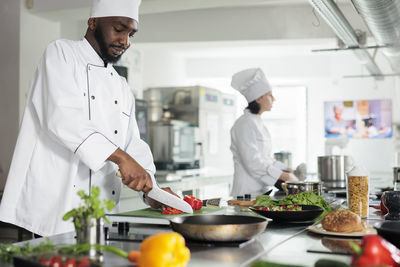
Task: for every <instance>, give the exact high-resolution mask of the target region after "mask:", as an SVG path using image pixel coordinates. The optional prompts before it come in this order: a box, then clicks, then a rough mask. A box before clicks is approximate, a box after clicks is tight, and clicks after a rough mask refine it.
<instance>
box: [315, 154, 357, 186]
mask: <svg viewBox="0 0 400 267" xmlns="http://www.w3.org/2000/svg"><path fill="white" fill-rule="evenodd" d="M352 166H353V158H352V157H350V156H344V155H330V156H320V157H318V178H319V179H320V180H321V181H322V182H324V186H325V187H327V188H346V172H347V171H349V170H350V169H351V168H352Z"/></svg>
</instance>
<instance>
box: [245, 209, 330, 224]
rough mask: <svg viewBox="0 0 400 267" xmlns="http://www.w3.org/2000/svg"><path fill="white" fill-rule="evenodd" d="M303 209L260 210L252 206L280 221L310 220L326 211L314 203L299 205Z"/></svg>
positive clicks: (266, 215) (254, 210)
mask: <svg viewBox="0 0 400 267" xmlns="http://www.w3.org/2000/svg"><path fill="white" fill-rule="evenodd" d="M297 206H299V207H301V208H302V210H294V211H272V210H258V209H257V208H256V207H250V208H249V209H250V210H252V211H253V212H255V213H257V214H260V215H261V216H264V217H267V218H270V219H272V220H274V221H279V222H310V221H312V220H314V219H315V218H317V217H318V216H319V215H321V213H322V212H323V211H324V209H323V208H321V207H319V206H313V205H297Z"/></svg>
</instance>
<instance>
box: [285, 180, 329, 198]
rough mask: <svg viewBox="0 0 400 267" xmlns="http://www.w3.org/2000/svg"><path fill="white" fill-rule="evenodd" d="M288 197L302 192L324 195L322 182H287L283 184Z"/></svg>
mask: <svg viewBox="0 0 400 267" xmlns="http://www.w3.org/2000/svg"><path fill="white" fill-rule="evenodd" d="M282 188H283V191H285V192H286V195H293V194H299V193H301V192H316V193H317V195H319V196H320V195H322V183H320V182H286V183H283V184H282Z"/></svg>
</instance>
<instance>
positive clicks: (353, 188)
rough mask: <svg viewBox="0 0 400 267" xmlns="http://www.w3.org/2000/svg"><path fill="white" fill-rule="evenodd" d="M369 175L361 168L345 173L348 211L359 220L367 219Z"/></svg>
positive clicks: (354, 168)
mask: <svg viewBox="0 0 400 267" xmlns="http://www.w3.org/2000/svg"><path fill="white" fill-rule="evenodd" d="M368 176H369V173H368V171H367V170H366V169H364V168H363V167H361V166H354V167H353V168H352V169H351V170H350V171H349V172H347V183H346V185H347V205H348V207H349V210H350V211H352V212H354V213H356V214H358V215H359V216H360V217H361V218H367V217H368V209H369V207H368V200H369V178H368Z"/></svg>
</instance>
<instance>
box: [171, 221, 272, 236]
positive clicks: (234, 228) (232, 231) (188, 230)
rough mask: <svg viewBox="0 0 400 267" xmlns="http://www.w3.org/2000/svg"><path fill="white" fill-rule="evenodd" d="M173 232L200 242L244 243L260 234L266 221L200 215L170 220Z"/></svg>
mask: <svg viewBox="0 0 400 267" xmlns="http://www.w3.org/2000/svg"><path fill="white" fill-rule="evenodd" d="M170 222H171V227H172V229H173V230H174V231H175V232H178V233H180V234H182V235H183V236H184V237H185V238H188V239H192V240H201V241H224V242H227V241H244V240H249V239H251V238H253V237H254V236H256V235H258V234H260V233H262V232H263V231H264V230H265V227H266V226H267V224H268V221H267V219H265V218H261V217H256V216H243V215H202V216H183V217H175V218H173V219H171V220H170Z"/></svg>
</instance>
